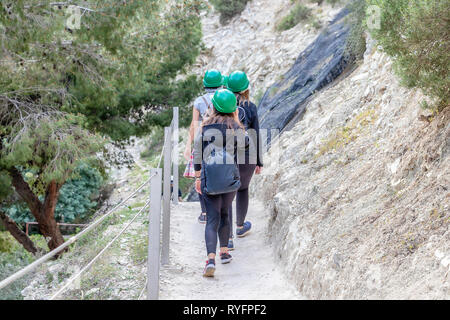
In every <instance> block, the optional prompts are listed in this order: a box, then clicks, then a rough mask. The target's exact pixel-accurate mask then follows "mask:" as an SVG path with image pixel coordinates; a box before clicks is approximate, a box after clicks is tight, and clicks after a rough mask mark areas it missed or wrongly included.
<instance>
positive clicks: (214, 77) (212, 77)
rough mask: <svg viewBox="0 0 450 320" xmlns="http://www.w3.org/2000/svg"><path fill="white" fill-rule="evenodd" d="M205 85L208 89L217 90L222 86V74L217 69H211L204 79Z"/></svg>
mask: <svg viewBox="0 0 450 320" xmlns="http://www.w3.org/2000/svg"><path fill="white" fill-rule="evenodd" d="M203 85H204V86H205V87H206V88H217V87H220V86H221V85H222V74H221V73H220V71H218V70H216V69H211V70H208V71H206V72H205V77H204V78H203Z"/></svg>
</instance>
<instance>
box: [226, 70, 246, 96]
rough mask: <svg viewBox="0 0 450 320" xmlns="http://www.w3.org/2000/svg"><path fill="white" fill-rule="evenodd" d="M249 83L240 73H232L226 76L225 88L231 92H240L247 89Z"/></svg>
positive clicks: (242, 73)
mask: <svg viewBox="0 0 450 320" xmlns="http://www.w3.org/2000/svg"><path fill="white" fill-rule="evenodd" d="M249 84H250V81H248V78H247V75H246V74H245V72H242V71H234V72H233V73H231V74H230V75H229V76H228V84H227V88H228V89H229V90H231V91H233V92H241V91H244V90H246V89H247V88H248V86H249Z"/></svg>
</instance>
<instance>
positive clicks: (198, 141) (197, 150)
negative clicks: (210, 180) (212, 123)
mask: <svg viewBox="0 0 450 320" xmlns="http://www.w3.org/2000/svg"><path fill="white" fill-rule="evenodd" d="M202 155H203V136H202V134H201V133H198V134H197V135H196V136H195V139H194V171H195V190H196V191H197V192H198V193H200V194H202V191H201V180H200V177H201V170H202Z"/></svg>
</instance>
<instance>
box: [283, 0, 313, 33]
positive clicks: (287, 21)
mask: <svg viewBox="0 0 450 320" xmlns="http://www.w3.org/2000/svg"><path fill="white" fill-rule="evenodd" d="M311 11H312V10H311V9H310V8H308V7H306V6H305V5H303V4H301V3H296V4H295V6H294V7H293V8H292V9H291V11H290V12H289V13H288V15H287V16H285V17H284V18H283V19H281V21H280V22H279V23H278V24H277V26H276V30H277V31H285V30H288V29H291V28H293V27H295V26H296V25H297V24H299V23H300V22H306V21H310V20H311V18H312V13H311Z"/></svg>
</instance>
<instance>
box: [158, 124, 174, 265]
mask: <svg viewBox="0 0 450 320" xmlns="http://www.w3.org/2000/svg"><path fill="white" fill-rule="evenodd" d="M171 132H172V130H171V128H170V127H166V128H165V129H164V137H165V139H164V144H165V146H166V148H165V149H164V177H163V217H162V221H163V222H162V251H161V263H162V264H169V243H170V195H171V190H170V180H171V179H170V178H171V177H170V176H171V171H172V170H171V169H172V159H171V158H172V156H171V154H172V148H171V144H172V141H171V140H172V139H171V137H172V134H171ZM174 191H175V190H174Z"/></svg>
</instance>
